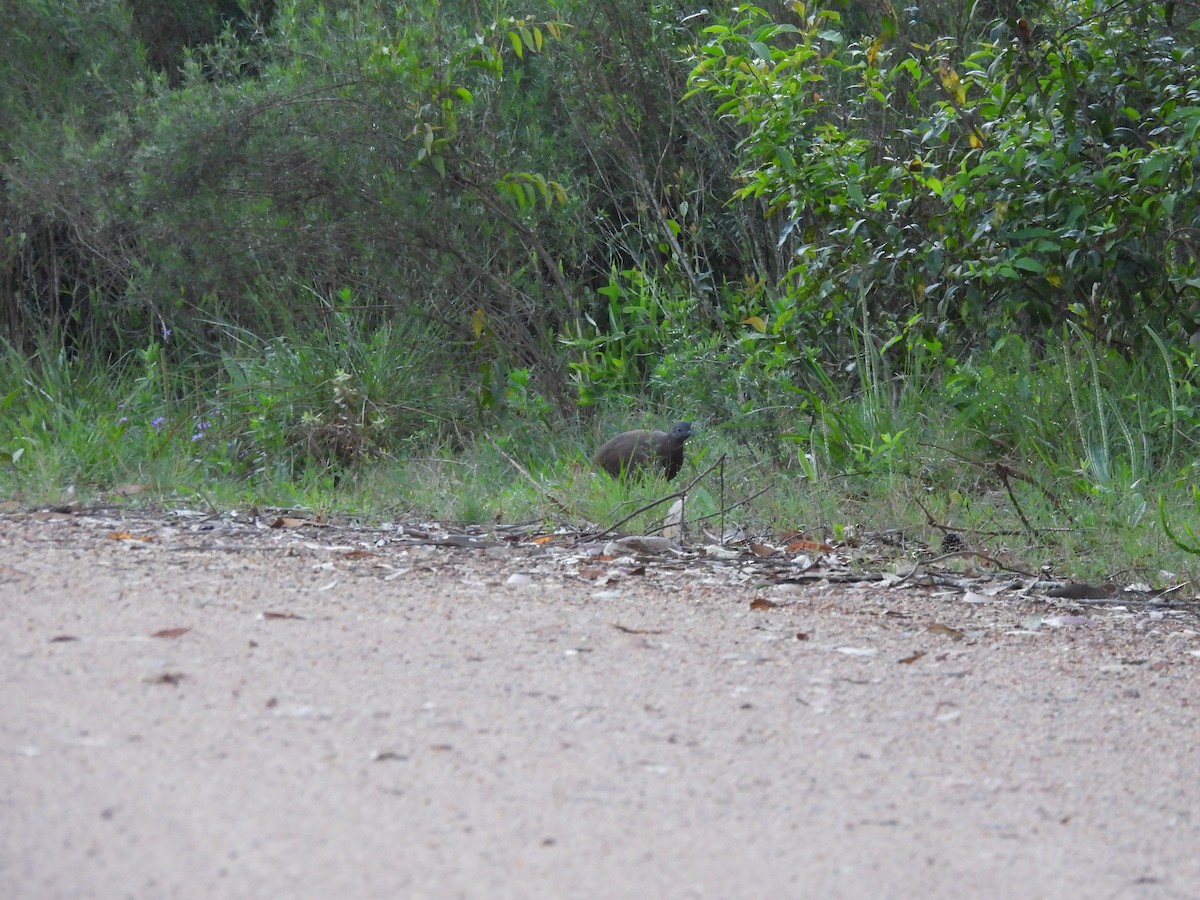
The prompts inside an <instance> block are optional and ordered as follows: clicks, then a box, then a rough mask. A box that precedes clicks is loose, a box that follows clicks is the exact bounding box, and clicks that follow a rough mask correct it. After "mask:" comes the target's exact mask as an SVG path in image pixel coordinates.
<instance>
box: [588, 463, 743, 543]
mask: <svg viewBox="0 0 1200 900" xmlns="http://www.w3.org/2000/svg"><path fill="white" fill-rule="evenodd" d="M723 462H725V454H724V453H722V454H721V458H720V459H718V460H717V461H716V462H715V463H713V464H712V465H711V466H709V467H708V468H707V469H705V470H704V471H703V472H701V473H700V474H699V475H697V476H696V477H695V478H693V479H692V480H691V481H689V482H688V483H687V487H684V488H682V489H681V490H678V491H675V492H673V493H670V494H667V495H666V496H665V497H659V498H658V499H657V500H654V501H652V502H651V503H647V504H646V505H645V506H643V507H640V508H639V509H635V510H634V511H633V512H631V513H630V514H629V515H627V516H626V517H625V518H623V519H621V520H620V521H619V522H614V523H613V524H612V525H610V526H608V528H606V529H604V530H603V531H601V532H599V533H598V534H593V535H591V539H592V540H594V541H596V540H599V539H600V538H602V537H608V536H609V535H610V534H612V533H613V532H614V531H616V530H617V529H618V528H620V527H621V526H622V525H624V524H625V523H626V522H628V521H630V520H631V519H636V518H637V517H638V516H640V515H641V514H642V513H644V512H646V511H647V510H651V509H654V507H656V506H661V505H662V504H664V503H666V502H667V501H668V500H678V499H679V498H680V497H684V496H686V495H687V492H688V491H690V490H691V489H692V488H694V487H695V486H696V484H697V483H698V482H699V481H700V479H701V478H703V477H704V476H705V475H707V474H708V473H709V472H711V471H712V470H713V469H715V468H716V467H717V466H719V465H721V464H722V463H723ZM583 536H584V535H580V537H583Z"/></svg>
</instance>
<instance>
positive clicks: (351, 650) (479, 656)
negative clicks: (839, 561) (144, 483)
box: [0, 513, 1200, 900]
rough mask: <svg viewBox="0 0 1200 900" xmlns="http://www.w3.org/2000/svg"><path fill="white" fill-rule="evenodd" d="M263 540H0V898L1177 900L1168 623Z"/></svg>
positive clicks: (1136, 610) (126, 529)
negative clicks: (1165, 899) (1075, 899)
mask: <svg viewBox="0 0 1200 900" xmlns="http://www.w3.org/2000/svg"><path fill="white" fill-rule="evenodd" d="M263 524H264V523H262V522H251V521H248V520H245V519H244V518H243V519H242V520H229V519H221V520H217V521H213V520H206V519H204V518H203V517H191V518H188V517H182V518H181V517H179V516H177V515H168V514H165V513H164V514H161V515H157V516H155V515H148V514H141V515H132V514H125V515H118V514H115V513H76V514H56V513H40V514H12V515H7V516H5V517H3V518H0V641H2V642H3V646H2V647H0V897H12V898H60V897H75V898H91V897H95V898H120V897H135V898H142V897H145V898H171V897H181V898H191V897H198V898H201V897H220V898H241V897H247V898H251V897H262V898H283V897H287V898H341V900H347V898H375V897H380V898H383V897H404V898H425V897H428V898H451V897H469V898H510V897H511V898H525V897H529V898H542V897H547V898H548V897H554V898H575V897H579V898H609V897H611V898H643V897H644V898H685V897H706V898H768V897H771V898H783V897H823V898H837V897H848V898H857V897H863V898H866V897H872V898H878V897H895V898H916V897H920V898H940V897H945V898H965V897H989V898H1003V897H1021V898H1030V897H1083V898H1089V897H1113V898H1124V897H1139V898H1140V897H1148V898H1159V897H1179V898H1184V897H1191V898H1194V897H1200V728H1198V720H1197V709H1198V707H1200V691H1198V687H1200V679H1198V678H1197V671H1198V667H1200V633H1198V632H1200V622H1198V620H1197V618H1196V615H1195V613H1194V611H1188V610H1186V609H1169V608H1168V609H1163V608H1161V607H1155V606H1153V605H1151V604H1144V603H1141V604H1136V603H1135V604H1131V605H1128V606H1123V605H1121V604H1115V603H1109V604H1107V605H1104V606H1101V607H1089V606H1088V605H1087V604H1086V603H1084V604H1076V605H1075V606H1072V607H1064V606H1063V605H1062V604H1061V603H1060V604H1053V603H1049V602H1047V601H1044V600H1039V599H1037V598H1036V597H1032V596H1028V595H1022V596H1012V595H1010V594H998V595H997V596H996V597H994V598H991V597H988V596H987V595H986V594H981V593H974V594H970V593H964V592H963V591H962V590H956V589H954V588H944V587H936V586H934V587H930V586H926V585H922V584H918V583H915V580H914V581H912V582H909V583H906V584H903V585H901V586H899V587H885V586H883V585H881V584H880V583H878V582H875V583H862V584H855V583H851V584H846V583H827V582H822V581H816V582H812V583H807V584H771V583H769V579H764V578H763V577H762V575H761V572H760V571H759V570H758V569H756V568H755V567H754V565H752V564H751V563H748V562H747V563H744V562H743V561H740V560H738V559H732V560H728V561H722V562H720V563H719V564H718V563H716V562H714V561H713V560H711V559H707V560H700V559H696V558H692V557H686V556H685V557H682V558H681V557H678V556H674V555H667V556H652V557H645V558H636V559H631V558H618V559H603V558H600V559H597V558H596V556H595V553H596V550H595V548H592V549H591V550H589V549H587V548H580V547H570V546H562V545H559V544H556V543H551V544H549V545H546V546H537V545H534V544H531V543H529V542H528V541H527V540H522V541H499V542H496V543H495V545H491V546H485V547H471V546H467V547H464V546H455V545H453V544H449V545H448V544H446V543H444V542H439V541H430V540H423V539H422V538H421V536H420V532H419V530H417V531H416V536H413V531H414V530H413V529H409V530H408V531H407V532H404V533H403V534H402V533H401V532H400V531H397V530H389V531H380V530H371V529H351V528H305V527H300V528H276V529H271V528H265V527H262V525H263ZM460 543H462V541H460ZM489 543H490V542H489ZM756 599H757V600H760V601H762V600H766V601H769V603H761V602H760V603H758V604H755V606H757V607H762V608H753V607H752V603H753V601H755V600H756ZM1193 609H1194V608H1193ZM1085 616H1086V618H1084V617H1085ZM182 629H186V631H181V630H182ZM156 635H157V636H156Z"/></svg>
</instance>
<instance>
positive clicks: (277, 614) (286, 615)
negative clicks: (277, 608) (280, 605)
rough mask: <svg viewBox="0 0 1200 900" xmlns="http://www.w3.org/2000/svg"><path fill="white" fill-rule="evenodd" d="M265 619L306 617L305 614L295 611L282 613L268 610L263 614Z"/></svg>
mask: <svg viewBox="0 0 1200 900" xmlns="http://www.w3.org/2000/svg"><path fill="white" fill-rule="evenodd" d="M262 617H263V618H264V619H301V620H303V619H304V616H298V615H296V614H295V613H281V612H271V611H269V610H268V611H267V612H264V613H263V614H262Z"/></svg>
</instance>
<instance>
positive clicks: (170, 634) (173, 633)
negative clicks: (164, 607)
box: [150, 627, 192, 638]
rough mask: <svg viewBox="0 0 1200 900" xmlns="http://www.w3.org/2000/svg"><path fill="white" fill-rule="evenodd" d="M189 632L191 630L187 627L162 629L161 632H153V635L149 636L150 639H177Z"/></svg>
mask: <svg viewBox="0 0 1200 900" xmlns="http://www.w3.org/2000/svg"><path fill="white" fill-rule="evenodd" d="M191 630H192V629H191V628H190V627H187V628H164V629H163V630H162V631H156V632H154V634H152V635H150V637H155V638H177V637H180V636H182V635H185V634H187V633H188V632H189V631H191Z"/></svg>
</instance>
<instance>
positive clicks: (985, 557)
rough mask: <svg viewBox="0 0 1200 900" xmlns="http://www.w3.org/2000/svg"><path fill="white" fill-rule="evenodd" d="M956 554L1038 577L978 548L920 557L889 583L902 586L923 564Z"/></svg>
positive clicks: (1030, 576) (1019, 573)
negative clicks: (895, 579) (981, 551)
mask: <svg viewBox="0 0 1200 900" xmlns="http://www.w3.org/2000/svg"><path fill="white" fill-rule="evenodd" d="M955 556H962V557H964V558H965V557H968V556H974V557H976V558H978V559H982V560H984V561H985V562H990V563H991V564H992V565H993V566H996V567H997V568H999V569H1003V570H1004V571H1005V572H1012V573H1013V574H1015V575H1024V576H1025V577H1026V578H1036V577H1037V576H1036V575H1034V574H1033V573H1032V572H1026V571H1025V570H1024V569H1014V568H1012V567H1011V566H1006V565H1004V563H1002V562H1000V560H998V559H994V558H992V557H990V556H988V555H987V554H986V553H980V552H978V551H976V550H955V551H953V552H952V553H943V554H942V555H941V556H934V557H932V558H931V559H918V560H917V561H916V562H914V563H913V567H912V568H911V569H910V570H909V572H908V574H907V575H905V576H904V577H903V578H901V579H900V580H899V581H893V582H892V583H891V584H889V585H888V587H890V588H894V587H900V585H902V584H904V582H906V581H908V579H910V578H912V577H913V576H914V575H916V574H917V571H918V570H919V569H920V568H921V566H923V565H929V564H930V563H936V562H941V561H942V560H943V559H950V558H952V557H955Z"/></svg>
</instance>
